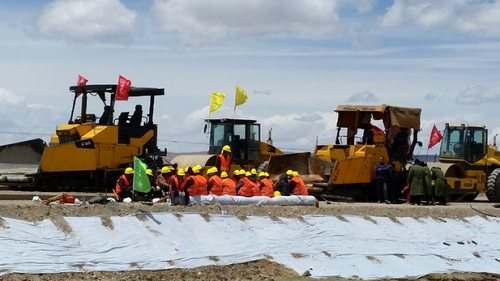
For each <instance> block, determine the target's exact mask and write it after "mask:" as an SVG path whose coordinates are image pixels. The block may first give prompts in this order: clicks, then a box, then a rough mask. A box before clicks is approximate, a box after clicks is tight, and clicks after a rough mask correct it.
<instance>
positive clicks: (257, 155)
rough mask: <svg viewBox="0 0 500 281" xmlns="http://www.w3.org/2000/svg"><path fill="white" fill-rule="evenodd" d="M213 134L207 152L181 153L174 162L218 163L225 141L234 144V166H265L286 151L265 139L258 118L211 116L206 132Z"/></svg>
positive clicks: (186, 163)
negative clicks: (262, 136) (217, 159)
mask: <svg viewBox="0 0 500 281" xmlns="http://www.w3.org/2000/svg"><path fill="white" fill-rule="evenodd" d="M207 132H208V134H209V135H210V137H209V139H210V140H209V147H208V151H207V153H203V154H184V155H177V156H176V157H174V158H173V159H172V160H171V161H170V162H171V163H172V164H176V165H178V166H179V167H188V166H194V165H201V166H203V167H206V166H215V164H216V163H215V162H216V158H217V155H218V154H219V153H220V152H221V150H222V147H223V146H224V145H229V146H231V150H232V167H231V170H234V169H239V168H245V169H249V168H258V169H261V170H265V169H266V168H267V164H268V161H269V159H270V158H271V157H272V156H274V155H281V154H283V152H282V151H281V150H280V149H278V148H276V147H275V146H273V145H272V139H271V137H270V136H269V138H268V140H267V142H263V141H261V131H260V124H259V123H257V121H256V120H250V119H236V118H210V119H206V120H205V127H204V133H207Z"/></svg>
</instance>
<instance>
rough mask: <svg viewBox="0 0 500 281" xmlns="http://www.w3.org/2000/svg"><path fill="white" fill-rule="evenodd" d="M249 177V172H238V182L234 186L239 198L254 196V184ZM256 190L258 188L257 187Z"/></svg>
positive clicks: (250, 174)
mask: <svg viewBox="0 0 500 281" xmlns="http://www.w3.org/2000/svg"><path fill="white" fill-rule="evenodd" d="M251 176H252V173H251V172H246V171H245V170H240V180H239V181H238V184H237V185H236V190H238V195H239V196H245V197H252V196H254V190H255V189H256V184H255V183H254V182H252V181H251V180H250V179H249V177H251ZM257 188H259V187H258V186H257Z"/></svg>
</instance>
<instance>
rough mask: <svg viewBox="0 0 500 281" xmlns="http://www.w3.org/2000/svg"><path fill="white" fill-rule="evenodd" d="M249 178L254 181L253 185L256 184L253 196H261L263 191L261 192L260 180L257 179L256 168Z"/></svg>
mask: <svg viewBox="0 0 500 281" xmlns="http://www.w3.org/2000/svg"><path fill="white" fill-rule="evenodd" d="M248 178H249V179H250V180H251V181H252V183H254V186H253V196H261V195H262V191H261V190H260V185H259V179H258V177H257V170H256V169H255V168H252V169H251V170H250V176H249V177H248Z"/></svg>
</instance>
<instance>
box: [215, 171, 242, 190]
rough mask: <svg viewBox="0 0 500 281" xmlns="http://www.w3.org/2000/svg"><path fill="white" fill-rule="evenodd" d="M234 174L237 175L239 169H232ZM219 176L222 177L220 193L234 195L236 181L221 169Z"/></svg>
mask: <svg viewBox="0 0 500 281" xmlns="http://www.w3.org/2000/svg"><path fill="white" fill-rule="evenodd" d="M234 174H235V175H236V174H238V175H239V170H236V171H234ZM220 177H221V179H222V194H223V195H231V196H234V195H236V182H235V181H234V180H233V179H232V178H230V177H229V175H228V174H227V172H226V171H222V173H220Z"/></svg>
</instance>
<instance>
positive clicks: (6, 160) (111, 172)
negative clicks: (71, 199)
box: [0, 84, 164, 191]
mask: <svg viewBox="0 0 500 281" xmlns="http://www.w3.org/2000/svg"><path fill="white" fill-rule="evenodd" d="M116 87H117V85H115V84H110V85H87V86H72V87H70V88H69V90H70V91H71V92H72V93H73V95H74V98H73V105H72V109H71V114H70V117H69V121H68V122H67V123H64V124H60V125H58V126H57V129H56V132H55V133H54V134H53V135H52V136H51V137H50V141H49V143H48V145H46V144H45V143H44V142H43V141H42V140H41V139H35V140H29V141H24V142H20V143H15V144H8V145H4V146H1V147H0V163H1V164H0V166H1V170H0V174H1V177H0V180H1V182H2V183H1V184H3V185H8V186H11V187H18V188H24V189H28V188H29V189H39V190H46V191H59V190H73V191H106V190H105V189H106V188H109V187H110V186H111V185H112V184H113V182H114V180H116V177H117V175H118V174H119V173H121V172H122V169H123V168H124V167H127V166H129V165H130V164H131V162H132V160H133V157H134V156H139V157H141V158H142V159H143V160H144V161H146V162H147V163H148V164H149V165H152V166H154V165H161V164H162V163H161V162H162V157H161V156H162V154H164V153H162V152H161V151H160V150H159V149H158V146H157V125H156V124H155V123H154V119H153V115H154V103H155V97H157V96H163V95H164V89H160V88H139V87H131V88H130V91H129V95H128V96H129V98H130V100H132V99H135V98H137V97H148V98H149V110H148V111H147V113H146V115H144V114H143V112H142V105H140V104H138V105H135V111H134V113H133V114H132V115H130V114H129V112H121V113H120V114H119V115H118V116H117V118H115V117H116V115H115V114H114V110H115V103H116V98H115V92H116ZM90 98H97V99H99V100H100V101H101V102H102V106H103V108H104V109H103V111H102V114H101V115H100V116H99V117H97V116H96V115H95V114H94V113H90V112H88V110H87V106H88V99H90ZM78 101H80V104H81V107H80V112H79V114H76V113H75V111H76V110H77V109H76V104H77V102H78ZM108 190H109V189H108Z"/></svg>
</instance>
